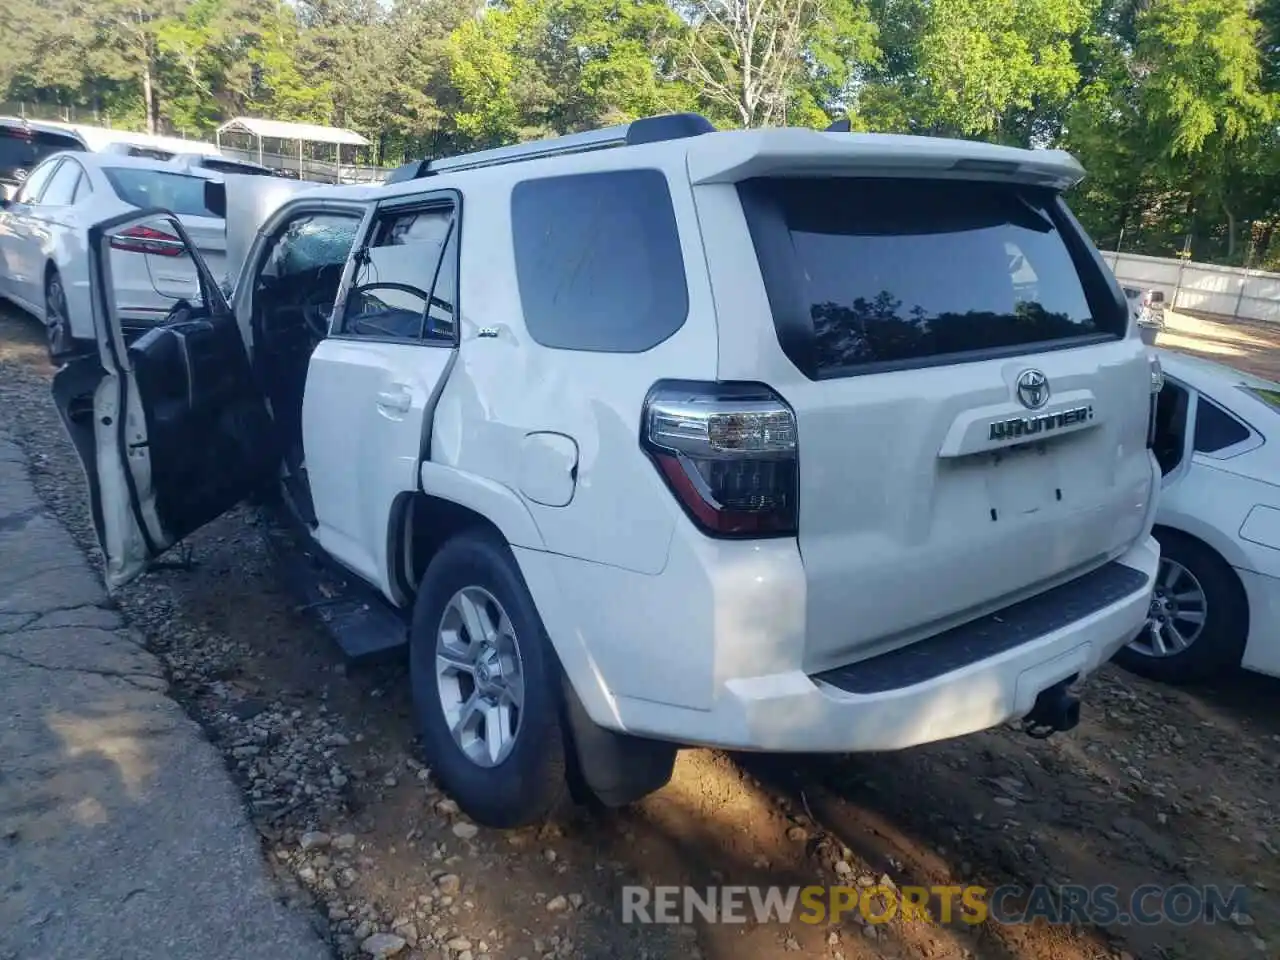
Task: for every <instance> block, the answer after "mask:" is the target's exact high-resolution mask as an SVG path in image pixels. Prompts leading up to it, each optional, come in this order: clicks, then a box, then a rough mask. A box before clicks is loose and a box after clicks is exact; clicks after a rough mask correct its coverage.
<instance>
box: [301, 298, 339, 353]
mask: <svg viewBox="0 0 1280 960" xmlns="http://www.w3.org/2000/svg"><path fill="white" fill-rule="evenodd" d="M333 296H334V295H333V294H332V293H330V292H329V291H328V289H327V288H326V287H322V288H321V289H319V290H312V291H311V292H310V293H308V294H307V296H306V297H305V298H304V299H303V301H302V319H303V321H304V322H305V323H306V325H307V329H308V330H309V331H311V333H312V335H314V336H315V337H316V339H318V340H323V339H324V338H325V337H327V336H328V335H329V319H330V318H331V317H332V316H333Z"/></svg>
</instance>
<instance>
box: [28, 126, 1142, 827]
mask: <svg viewBox="0 0 1280 960" xmlns="http://www.w3.org/2000/svg"><path fill="white" fill-rule="evenodd" d="M417 173H418V176H415V177H412V178H410V179H406V180H403V181H402V182H398V183H395V184H387V185H379V186H373V187H346V186H327V187H313V188H305V189H298V188H299V186H300V185H297V184H285V183H284V182H283V181H273V180H269V179H268V178H257V177H245V178H243V179H239V178H235V177H230V176H229V177H227V181H228V182H227V184H226V185H225V186H224V187H220V186H218V185H216V184H211V186H210V187H209V190H210V194H211V196H213V197H214V199H213V200H211V202H214V203H218V202H221V203H223V204H224V206H225V208H226V210H225V212H226V214H227V222H228V224H229V228H228V229H229V236H228V257H229V259H231V260H232V262H233V263H238V262H242V264H243V266H242V267H241V268H240V270H239V272H238V275H237V276H238V280H237V282H236V283H235V284H234V294H233V295H232V296H231V298H230V303H228V302H227V299H226V298H225V297H224V295H223V294H222V293H221V292H220V290H219V288H218V285H217V284H216V282H215V278H214V277H212V276H211V275H210V274H209V271H208V270H207V269H205V267H204V265H203V263H202V262H201V261H200V259H199V254H198V253H196V252H194V250H193V251H192V253H191V255H192V256H193V257H195V259H196V262H197V265H198V266H199V267H200V274H201V277H200V290H198V291H195V290H193V292H192V299H191V301H190V304H189V305H188V307H184V308H182V309H179V310H177V311H175V313H174V314H173V315H171V316H170V317H169V318H168V320H167V321H165V322H164V323H162V324H160V325H157V326H155V327H153V328H150V329H145V330H131V329H129V328H128V327H127V326H126V325H124V324H122V323H121V321H120V319H119V318H118V316H117V315H116V311H115V301H114V297H113V293H112V275H113V263H118V262H119V260H118V258H119V257H127V256H136V255H137V254H136V253H135V252H133V251H135V250H136V245H137V236H138V235H139V234H140V231H138V230H137V229H132V230H131V232H130V235H129V236H130V239H129V241H128V243H124V242H122V241H118V240H117V238H118V237H119V236H120V235H121V234H122V233H123V232H124V231H126V230H130V228H137V227H140V226H145V227H149V228H150V229H156V230H161V231H162V232H163V233H166V234H174V235H176V236H178V237H180V238H182V239H184V240H185V239H186V238H185V234H184V233H183V229H182V226H181V224H180V223H179V222H178V221H177V219H176V218H174V217H172V216H170V215H168V214H166V213H165V212H164V211H149V212H144V213H141V214H138V215H133V216H130V217H128V218H120V219H115V220H112V221H109V222H105V223H102V224H99V225H98V226H97V227H95V228H94V231H93V234H92V237H91V240H92V242H91V244H90V249H91V251H92V253H91V256H92V265H91V266H92V269H91V271H90V273H91V277H92V280H91V285H92V288H93V289H92V294H93V296H92V302H93V304H94V311H93V315H92V316H79V317H74V318H72V322H73V325H74V326H73V332H74V333H75V335H76V336H77V337H78V338H79V340H78V347H77V348H76V349H75V350H74V351H72V352H70V353H69V354H68V355H66V356H64V357H63V358H62V360H63V361H65V365H64V366H63V367H62V369H61V370H60V372H59V374H58V376H57V378H56V381H55V387H54V392H55V396H56V399H57V401H58V403H59V405H60V407H61V409H62V411H63V415H64V420H65V422H66V424H67V426H68V429H69V431H70V433H71V436H72V438H73V440H74V441H75V444H76V446H77V448H78V450H79V452H80V454H81V456H82V457H83V459H84V462H85V466H86V471H87V475H88V478H89V487H90V493H91V498H92V505H93V512H94V517H95V519H96V523H97V528H98V533H99V536H100V538H101V541H102V547H103V550H104V553H105V555H106V558H107V579H108V581H109V583H110V584H111V585H113V586H115V585H119V584H122V583H124V582H126V581H128V580H129V579H130V578H132V577H134V576H136V575H137V574H138V573H139V572H141V571H142V570H143V569H144V568H145V567H146V565H147V564H148V563H149V562H150V561H151V560H152V559H153V558H155V557H157V556H158V555H159V554H161V553H162V552H164V551H165V550H167V549H168V548H170V547H171V546H173V545H174V544H175V543H176V542H177V541H178V540H180V539H181V538H182V537H184V536H186V535H187V534H189V533H191V532H192V531H193V530H195V529H196V528H198V527H200V526H201V525H202V524H205V523H207V522H208V521H209V520H211V519H213V518H214V517H216V516H218V515H219V514H221V513H223V512H224V511H226V510H228V509H229V508H231V507H232V506H233V505H235V504H236V503H237V502H238V501H240V500H242V499H243V498H245V497H246V496H248V495H250V494H255V493H261V492H262V491H264V490H278V491H280V492H281V495H280V496H279V497H277V498H274V501H273V502H276V503H278V504H279V505H280V506H281V509H282V511H283V512H284V514H285V515H286V516H288V517H291V518H293V519H295V520H296V521H297V526H298V528H299V529H300V530H301V531H302V533H303V536H304V540H303V542H304V543H305V544H306V545H307V546H306V549H308V550H309V551H310V552H311V553H312V554H314V555H315V556H316V557H317V558H318V559H321V560H323V561H324V562H323V563H321V564H319V565H317V566H316V567H315V568H314V577H313V579H314V578H321V577H326V576H340V578H341V577H345V578H346V580H345V586H343V587H342V588H341V591H339V592H338V593H337V594H335V593H334V591H333V590H331V589H330V590H326V591H322V592H320V593H319V594H318V595H319V596H322V597H327V598H329V599H328V601H327V602H326V603H321V604H319V605H318V606H319V609H320V610H321V612H322V613H324V615H325V619H326V620H327V622H329V625H330V626H331V627H333V629H334V633H335V634H336V635H337V636H338V639H339V640H340V641H342V642H343V644H344V646H346V647H347V648H348V650H349V651H353V652H368V651H370V650H374V649H387V648H394V647H397V646H401V645H405V644H407V646H408V648H409V663H410V673H411V682H412V687H413V695H414V701H415V705H416V713H417V720H418V726H419V730H420V733H421V738H422V741H423V745H424V749H425V752H426V755H427V758H428V760H429V761H430V763H431V765H432V767H433V769H434V770H435V771H436V772H437V774H438V776H439V778H440V780H441V781H442V783H443V785H444V786H445V788H446V789H447V790H449V791H450V792H451V793H452V794H453V796H454V797H455V798H456V799H457V801H458V802H459V803H460V804H461V805H462V807H463V808H464V809H465V810H466V812H467V813H468V814H470V815H471V816H472V817H473V818H475V819H476V820H478V821H480V822H482V823H486V824H491V825H496V826H512V825H517V824H525V823H529V822H532V821H535V820H537V819H538V818H540V817H543V816H544V815H546V813H547V812H548V811H549V810H550V809H551V808H552V806H553V805H554V804H555V803H556V802H557V800H558V799H559V797H560V796H561V795H562V794H563V793H564V792H565V791H566V784H567V785H568V787H569V788H570V789H573V790H574V791H575V795H577V796H594V797H595V798H597V799H598V800H600V801H602V802H604V803H606V804H615V805H616V804H621V803H626V802H629V801H632V800H635V799H637V798H639V797H641V796H643V795H644V794H646V793H648V792H650V791H652V790H655V789H657V788H659V787H660V786H662V785H663V784H664V783H665V782H666V781H667V780H668V778H669V777H670V774H671V769H672V763H673V760H674V756H675V751H676V749H677V747H679V746H685V745H711V746H717V747H725V748H731V749H739V750H766V751H803V752H816V751H836V752H845V751H870V750H894V749H898V748H903V747H909V746H912V745H913V744H921V743H926V742H929V741H934V740H938V739H941V738H946V737H954V736H957V735H959V734H965V733H969V732H971V731H977V730H981V729H984V728H987V727H991V726H993V725H996V724H1000V723H1002V722H1004V721H1008V720H1015V719H1024V722H1025V724H1026V726H1027V728H1028V730H1029V732H1032V733H1034V734H1040V735H1045V734H1047V733H1049V732H1052V731H1053V730H1055V729H1067V728H1069V727H1071V726H1072V725H1074V723H1075V722H1076V719H1077V717H1078V712H1079V707H1078V701H1077V700H1076V698H1075V696H1074V695H1073V693H1072V692H1071V691H1070V689H1069V687H1070V685H1071V684H1073V683H1074V682H1075V681H1076V680H1077V679H1079V678H1081V677H1083V676H1084V675H1086V674H1087V673H1089V672H1090V671H1092V670H1093V669H1095V668H1096V667H1098V666H1099V665H1101V664H1102V663H1105V662H1106V661H1107V660H1108V659H1109V658H1110V657H1111V656H1112V654H1113V653H1115V651H1116V650H1117V649H1118V648H1120V647H1122V646H1123V645H1124V644H1125V643H1127V642H1128V641H1129V640H1130V639H1131V638H1132V637H1133V635H1134V634H1135V632H1136V631H1137V630H1138V629H1139V628H1140V627H1141V626H1142V625H1143V623H1144V620H1145V618H1146V615H1147V607H1148V600H1149V596H1150V593H1151V588H1152V578H1153V575H1154V572H1155V570H1156V563H1157V559H1158V547H1157V545H1156V543H1155V541H1154V540H1153V539H1152V538H1151V536H1150V531H1151V526H1152V517H1153V514H1154V511H1155V507H1156V494H1157V491H1158V489H1159V480H1160V472H1159V469H1158V467H1157V466H1156V463H1155V461H1154V458H1153V457H1152V455H1151V453H1150V451H1149V427H1150V419H1151V410H1152V406H1153V404H1152V395H1153V391H1154V390H1155V389H1157V388H1158V386H1159V369H1158V367H1156V366H1154V365H1153V362H1152V360H1151V359H1150V358H1149V355H1148V352H1147V350H1146V349H1145V347H1144V345H1143V343H1142V341H1141V339H1140V337H1139V336H1138V333H1137V331H1136V330H1135V329H1134V326H1133V324H1132V323H1131V322H1130V318H1129V311H1128V308H1127V305H1126V302H1125V298H1124V296H1123V294H1122V293H1121V291H1120V288H1119V286H1118V285H1117V284H1116V282H1115V280H1114V278H1113V277H1112V275H1111V273H1110V272H1109V271H1108V270H1107V268H1106V266H1105V265H1104V263H1103V261H1102V260H1101V259H1100V258H1099V256H1098V254H1097V252H1096V251H1095V249H1094V247H1093V246H1092V245H1091V243H1090V241H1089V240H1088V238H1087V237H1086V236H1085V234H1084V232H1083V231H1082V230H1081V228H1080V226H1079V224H1078V223H1077V222H1076V220H1075V219H1074V218H1073V217H1072V215H1071V214H1070V212H1068V210H1067V207H1066V206H1065V204H1064V203H1063V200H1062V197H1061V192H1062V191H1063V190H1064V189H1066V188H1067V187H1069V186H1071V185H1072V184H1074V183H1075V182H1076V181H1077V180H1078V179H1079V178H1080V177H1081V176H1082V171H1081V169H1080V167H1079V166H1078V165H1077V163H1076V162H1075V161H1074V160H1073V159H1072V158H1071V157H1069V156H1068V155H1066V154H1063V153H1059V152H1053V151H1023V150H1015V149H1008V148H1004V147H997V146H991V145H986V144H980V143H969V142H958V141H946V140H935V139H924V138H912V137H897V136H874V135H849V134H845V133H829V132H818V131H813V130H796V129H778V130H753V131H738V132H715V131H713V130H712V129H711V128H710V125H709V124H707V123H706V121H705V120H702V119H701V118H698V117H694V116H689V115H680V116H669V117H658V118H651V119H646V120H638V121H635V122H634V123H631V124H630V125H627V126H623V127H620V128H611V129H608V130H602V131H596V132H592V133H586V134H580V135H574V136H570V137H565V138H560V139H558V140H552V141H546V142H542V143H535V144H526V145H523V146H518V147H512V148H506V149H499V150H494V151H486V152H482V153H478V154H470V155H466V156H462V157H457V158H451V159H446V160H439V161H433V162H431V163H428V164H424V165H423V166H422V169H420V170H419V171H417ZM219 190H222V191H223V194H222V199H221V201H219V200H218V199H217V194H218V191H219ZM273 191H274V193H273ZM282 191H283V192H285V193H287V194H288V195H287V196H281V195H280V194H281V192H282ZM246 198H247V199H246ZM246 237H248V238H249V239H248V241H246V240H245V238H246ZM122 248H128V249H122ZM188 248H189V249H190V244H189V243H188ZM240 251H242V252H240ZM335 570H337V571H341V572H342V573H341V575H337V574H334V573H333V571H335ZM361 590H364V591H365V592H364V593H363V594H362V593H360V591H361ZM342 591H345V592H342ZM343 604H345V606H343ZM579 791H585V793H583V792H579Z"/></svg>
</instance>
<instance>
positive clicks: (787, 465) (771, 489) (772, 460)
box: [640, 380, 798, 537]
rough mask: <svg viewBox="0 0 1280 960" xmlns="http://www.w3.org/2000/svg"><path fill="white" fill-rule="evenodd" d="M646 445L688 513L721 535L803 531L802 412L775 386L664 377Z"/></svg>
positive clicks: (644, 425)
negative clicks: (798, 432)
mask: <svg viewBox="0 0 1280 960" xmlns="http://www.w3.org/2000/svg"><path fill="white" fill-rule="evenodd" d="M640 443H641V445H642V446H643V447H644V449H645V452H646V453H648V454H649V456H650V457H651V458H652V459H653V462H654V463H655V464H656V465H657V467H658V470H659V472H660V473H661V474H662V476H663V478H664V479H665V480H666V481H667V485H668V486H669V487H670V488H671V492H672V493H674V494H675V496H676V499H677V500H679V501H680V505H681V506H682V507H684V509H685V512H686V513H688V515H689V517H690V518H691V519H692V520H693V521H694V523H696V524H697V525H698V526H699V527H700V528H701V529H702V530H703V531H704V532H706V533H708V534H711V535H712V536H718V537H769V536H790V535H794V534H795V532H796V517H797V486H798V471H797V463H796V418H795V414H794V413H792V411H791V408H790V407H789V406H787V404H786V403H785V402H784V401H783V400H782V398H781V397H779V396H778V395H777V394H776V393H774V392H773V391H772V390H770V389H769V388H768V387H764V386H759V385H756V384H737V383H698V382H688V381H672V380H668V381H662V382H660V383H657V384H655V385H654V387H653V389H651V390H650V391H649V395H648V397H646V398H645V405H644V414H643V419H642V422H641V427H640Z"/></svg>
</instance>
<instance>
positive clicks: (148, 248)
mask: <svg viewBox="0 0 1280 960" xmlns="http://www.w3.org/2000/svg"><path fill="white" fill-rule="evenodd" d="M111 247H112V249H113V250H123V251H125V252H127V253H150V254H152V255H153V256H157V257H180V256H182V255H183V254H184V253H186V252H187V245H186V244H185V243H183V242H182V241H181V240H180V239H179V238H178V237H175V236H174V235H173V234H172V233H166V232H165V231H163V230H156V229H155V228H154V227H130V228H129V229H128V230H121V231H120V232H119V233H117V234H116V235H115V236H113V237H112V238H111Z"/></svg>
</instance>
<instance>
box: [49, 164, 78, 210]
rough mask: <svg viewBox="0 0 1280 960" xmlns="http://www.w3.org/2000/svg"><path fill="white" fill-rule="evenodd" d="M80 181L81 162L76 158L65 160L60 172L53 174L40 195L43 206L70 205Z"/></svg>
mask: <svg viewBox="0 0 1280 960" xmlns="http://www.w3.org/2000/svg"><path fill="white" fill-rule="evenodd" d="M79 182H80V164H78V163H76V162H75V161H74V160H63V161H62V163H61V164H59V166H58V172H57V173H55V174H54V175H53V179H51V180H50V181H49V185H48V186H47V187H45V188H44V193H43V194H41V196H40V206H42V207H66V206H70V204H71V202H72V200H73V199H74V197H75V195H76V186H77V184H79Z"/></svg>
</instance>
